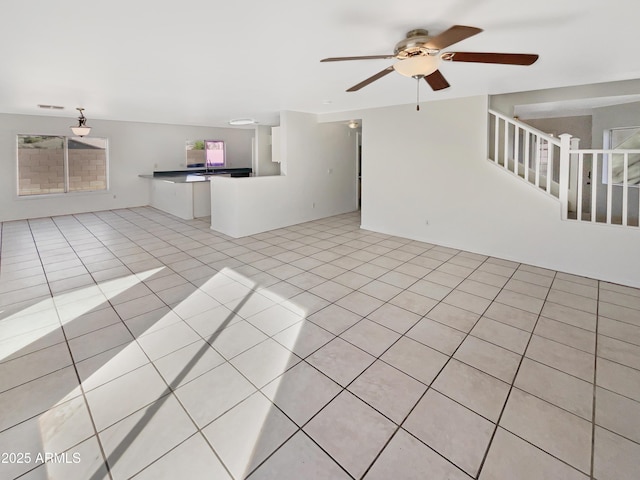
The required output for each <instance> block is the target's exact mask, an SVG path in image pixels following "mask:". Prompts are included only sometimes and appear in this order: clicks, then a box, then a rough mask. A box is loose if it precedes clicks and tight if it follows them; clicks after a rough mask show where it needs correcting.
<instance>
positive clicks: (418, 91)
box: [416, 78, 420, 112]
mask: <svg viewBox="0 0 640 480" xmlns="http://www.w3.org/2000/svg"><path fill="white" fill-rule="evenodd" d="M416 83H417V85H416V112H419V111H420V79H419V78H416Z"/></svg>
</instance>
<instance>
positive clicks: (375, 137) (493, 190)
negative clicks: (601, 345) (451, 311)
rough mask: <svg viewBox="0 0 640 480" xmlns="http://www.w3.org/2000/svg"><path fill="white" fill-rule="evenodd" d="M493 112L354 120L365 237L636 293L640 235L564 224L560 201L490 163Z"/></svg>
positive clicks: (456, 104) (451, 104) (470, 105)
mask: <svg viewBox="0 0 640 480" xmlns="http://www.w3.org/2000/svg"><path fill="white" fill-rule="evenodd" d="M487 107H488V99H487V97H485V96H477V97H469V98H459V99H452V100H442V101H434V102H428V103H425V104H424V106H423V107H422V108H421V110H420V111H419V112H416V111H415V107H414V106H412V105H406V106H395V107H388V108H380V109H372V110H365V111H361V112H358V114H357V116H358V117H359V118H362V142H363V143H362V159H363V160H362V161H363V165H362V178H363V191H362V228H364V229H367V230H373V231H378V232H383V233H388V234H391V235H397V236H401V237H407V238H412V239H416V240H421V241H425V242H430V243H435V244H438V245H443V246H448V247H453V248H457V249H462V250H467V251H471V252H477V253H480V254H485V255H491V256H495V257H499V258H504V259H509V260H514V261H517V262H522V263H528V264H532V265H537V266H540V267H545V268H550V269H554V270H559V271H564V272H568V273H573V274H577V275H584V276H589V277H593V278H598V279H602V280H608V281H612V282H616V283H621V284H626V285H633V286H636V287H640V256H638V255H636V254H635V251H636V249H637V246H638V245H639V244H640V230H639V229H632V228H622V227H607V226H603V225H590V224H584V223H578V222H571V221H562V220H560V205H559V202H558V201H557V200H555V199H553V198H551V197H547V196H546V195H544V194H543V193H541V192H538V191H536V189H535V188H534V187H532V186H529V185H527V184H525V183H524V182H523V181H521V180H520V179H518V178H515V177H513V176H511V175H510V174H509V173H507V172H505V171H503V170H501V169H499V168H498V167H496V166H494V165H492V164H491V163H490V162H489V161H487V153H486V152H487V148H486V147H487ZM350 115H352V116H353V115H354V113H353V112H351V113H350ZM427 222H428V223H427Z"/></svg>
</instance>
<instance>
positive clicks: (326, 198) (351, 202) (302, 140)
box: [211, 112, 357, 238]
mask: <svg viewBox="0 0 640 480" xmlns="http://www.w3.org/2000/svg"><path fill="white" fill-rule="evenodd" d="M280 126H281V133H282V137H281V139H282V155H283V165H286V167H287V168H286V175H280V176H267V177H249V178H224V177H213V178H212V179H211V182H212V183H211V228H213V229H214V230H216V231H219V232H222V233H225V234H227V235H230V236H232V237H236V238H237V237H243V236H246V235H252V234H255V233H258V232H264V231H267V230H272V229H276V228H281V227H285V226H288V225H294V224H297V223H302V222H306V221H310V220H315V219H318V218H323V217H328V216H331V215H337V214H340V213H346V212H351V211H354V210H356V209H357V198H356V161H357V156H356V153H357V150H356V135H355V134H354V133H353V132H351V131H349V129H348V128H347V127H346V125H344V124H330V123H326V124H318V122H317V119H316V115H314V114H308V113H299V112H282V113H281V115H280Z"/></svg>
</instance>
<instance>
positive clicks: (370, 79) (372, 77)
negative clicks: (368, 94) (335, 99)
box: [347, 65, 393, 92]
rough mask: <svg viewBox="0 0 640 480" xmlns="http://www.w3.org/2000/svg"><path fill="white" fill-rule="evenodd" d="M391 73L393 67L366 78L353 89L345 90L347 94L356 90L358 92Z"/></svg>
mask: <svg viewBox="0 0 640 480" xmlns="http://www.w3.org/2000/svg"><path fill="white" fill-rule="evenodd" d="M391 72H393V65H392V66H390V67H387V68H385V69H384V70H382V71H381V72H378V73H376V74H375V75H373V76H371V77H369V78H367V79H366V80H363V81H362V82H360V83H359V84H357V85H354V86H353V87H351V88H350V89H348V90H347V92H355V91H357V90H360V89H361V88H362V87H366V86H367V85H369V84H370V83H373V82H375V81H376V80H378V79H380V78H382V77H384V76H385V75H387V74H389V73H391Z"/></svg>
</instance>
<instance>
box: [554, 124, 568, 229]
mask: <svg viewBox="0 0 640 480" xmlns="http://www.w3.org/2000/svg"><path fill="white" fill-rule="evenodd" d="M549 147H551V149H552V150H553V146H552V145H550V146H549ZM570 148H571V135H569V134H568V133H563V134H562V135H560V169H559V170H560V174H559V178H558V199H559V200H560V208H562V210H561V212H560V214H561V216H562V220H566V219H567V216H568V214H569V162H570V158H569V155H570V151H569V150H570ZM552 171H553V170H552Z"/></svg>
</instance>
